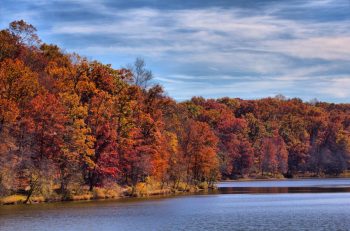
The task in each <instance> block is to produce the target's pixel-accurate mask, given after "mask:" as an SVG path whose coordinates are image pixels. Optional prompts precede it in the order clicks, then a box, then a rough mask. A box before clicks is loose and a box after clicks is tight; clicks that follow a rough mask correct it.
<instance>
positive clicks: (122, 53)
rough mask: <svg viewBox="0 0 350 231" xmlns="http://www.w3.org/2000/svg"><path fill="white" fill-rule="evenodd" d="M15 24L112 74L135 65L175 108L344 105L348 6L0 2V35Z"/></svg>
mask: <svg viewBox="0 0 350 231" xmlns="http://www.w3.org/2000/svg"><path fill="white" fill-rule="evenodd" d="M19 19H23V20H25V21H26V22H28V23H30V24H33V25H34V26H35V27H36V28H37V29H38V35H39V36H40V37H41V39H42V40H43V41H44V42H46V43H52V44H57V45H58V46H60V47H61V48H63V49H64V51H65V52H76V53H79V54H81V55H84V56H86V57H87V58H89V59H91V60H95V59H96V60H99V61H101V62H103V63H105V64H112V66H113V67H114V68H120V67H125V66H126V65H127V64H129V63H132V62H133V61H134V60H135V59H136V57H141V58H143V59H144V60H145V62H146V65H147V68H149V69H151V70H152V71H153V74H154V81H155V82H156V83H159V84H161V85H163V86H164V88H165V90H166V94H167V95H169V96H171V97H173V98H175V99H176V100H178V101H182V100H187V99H190V98H191V97H192V96H203V97H205V98H219V97H224V96H229V97H233V98H236V97H238V98H242V99H256V98H263V97H273V96H275V95H277V94H283V95H285V96H286V97H288V98H293V97H298V98H301V99H303V100H304V101H308V100H311V99H314V98H317V99H318V100H321V101H327V102H338V103H342V102H350V0H288V1H277V0H261V1H258V0H216V1H214V0H213V1H208V0H172V1H165V0H124V1H122V0H47V1H45V0H1V3H0V27H1V28H7V26H8V24H9V23H10V22H11V21H13V20H19Z"/></svg>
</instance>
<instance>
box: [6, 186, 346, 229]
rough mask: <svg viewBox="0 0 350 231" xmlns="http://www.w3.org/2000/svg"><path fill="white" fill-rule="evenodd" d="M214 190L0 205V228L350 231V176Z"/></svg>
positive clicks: (226, 187)
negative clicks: (135, 197) (212, 191)
mask: <svg viewBox="0 0 350 231" xmlns="http://www.w3.org/2000/svg"><path fill="white" fill-rule="evenodd" d="M218 187H219V190H218V191H217V192H215V193H210V194H202V195H186V196H177V197H160V198H151V199H122V200H118V201H90V202H65V203H48V204H39V205H18V206H2V207H0V230H1V231H5V230H16V231H18V230H66V231H68V230H84V231H85V230H100V231H102V230H107V231H108V230H147V231H148V230H350V190H349V189H350V179H312V180H281V181H247V182H222V183H219V184H218Z"/></svg>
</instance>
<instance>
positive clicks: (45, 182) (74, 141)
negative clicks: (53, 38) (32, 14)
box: [0, 21, 350, 203]
mask: <svg viewBox="0 0 350 231" xmlns="http://www.w3.org/2000/svg"><path fill="white" fill-rule="evenodd" d="M213 87H214V86H213ZM349 112H350V104H330V103H323V102H318V101H316V100H315V101H313V102H308V103H305V102H303V101H302V100H300V99H297V98H294V99H286V98H284V97H283V96H278V97H275V98H265V99H259V100H242V99H238V98H234V99H233V98H221V99H204V98H201V97H194V98H192V99H191V100H188V101H184V102H176V101H175V100H174V99H172V98H170V97H169V96H167V95H166V94H165V93H164V91H163V89H162V87H161V86H159V85H157V84H155V83H154V82H153V81H152V72H151V71H149V70H148V69H146V68H145V63H144V62H143V60H142V59H137V60H136V62H135V63H134V64H133V65H130V66H129V67H128V68H122V69H113V68H112V67H111V66H110V65H105V64H102V63H100V62H98V61H90V60H88V59H86V58H84V57H80V56H79V55H77V54H68V53H65V52H64V51H63V50H61V49H60V48H59V47H57V46H56V45H51V44H45V43H43V42H41V41H40V39H39V38H38V36H37V34H36V29H35V27H33V26H32V25H30V24H27V23H25V22H24V21H15V22H13V23H11V24H10V26H9V28H8V29H4V30H1V31H0V195H1V196H3V199H2V202H3V203H9V202H10V203H11V201H14V202H18V201H21V202H23V203H28V202H31V201H38V202H40V201H50V200H79V199H93V198H114V197H120V196H146V195H150V194H157V193H159V194H163V193H175V192H182V191H195V190H198V189H206V188H210V187H213V183H214V182H215V181H217V180H218V179H220V178H223V179H233V178H237V177H263V178H264V177H293V176H301V175H309V176H324V175H339V174H342V173H343V172H344V171H346V170H347V169H348V168H349V158H350V133H349V131H350V114H349ZM4 200H5V202H4Z"/></svg>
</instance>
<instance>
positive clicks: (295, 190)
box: [218, 187, 350, 194]
mask: <svg viewBox="0 0 350 231" xmlns="http://www.w3.org/2000/svg"><path fill="white" fill-rule="evenodd" d="M218 191H219V193H223V194H250V193H256V194H263V193H322V192H324V193H325V192H350V187H343V188H342V187H336V188H329V187H237V188H236V187H225V188H219V190H218Z"/></svg>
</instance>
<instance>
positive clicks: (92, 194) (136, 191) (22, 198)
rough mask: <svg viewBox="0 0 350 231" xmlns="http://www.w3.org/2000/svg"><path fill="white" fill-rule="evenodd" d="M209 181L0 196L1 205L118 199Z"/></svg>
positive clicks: (185, 190) (184, 189)
mask: <svg viewBox="0 0 350 231" xmlns="http://www.w3.org/2000/svg"><path fill="white" fill-rule="evenodd" d="M208 188H209V187H208V184H207V183H200V184H198V185H196V186H195V185H189V184H186V183H183V182H179V183H178V184H177V185H176V187H171V186H164V185H162V184H161V183H159V182H146V183H143V182H142V183H138V184H136V185H135V186H133V187H131V186H124V187H121V186H119V185H116V184H115V185H113V186H109V187H105V188H102V187H95V188H94V189H93V190H92V191H89V190H88V188H87V187H85V188H79V189H73V190H71V191H70V193H69V194H68V195H64V196H63V195H60V194H58V193H55V190H52V191H53V193H50V194H46V195H44V194H40V193H38V194H36V195H33V196H31V197H30V198H29V200H27V195H25V194H20V193H16V194H13V195H8V196H4V197H0V205H16V204H37V203H46V202H59V201H82V200H104V199H118V198H127V197H152V196H159V195H176V194H183V193H195V192H200V191H206V190H208Z"/></svg>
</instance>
